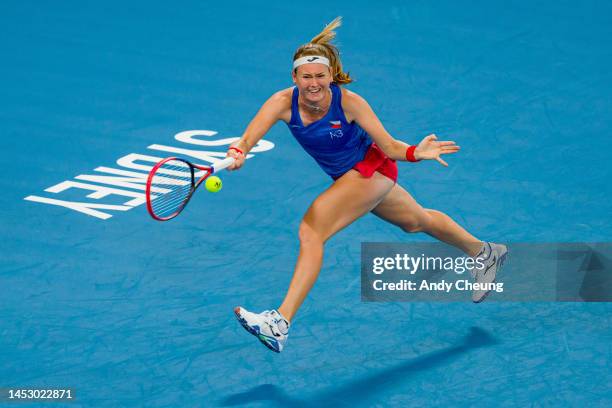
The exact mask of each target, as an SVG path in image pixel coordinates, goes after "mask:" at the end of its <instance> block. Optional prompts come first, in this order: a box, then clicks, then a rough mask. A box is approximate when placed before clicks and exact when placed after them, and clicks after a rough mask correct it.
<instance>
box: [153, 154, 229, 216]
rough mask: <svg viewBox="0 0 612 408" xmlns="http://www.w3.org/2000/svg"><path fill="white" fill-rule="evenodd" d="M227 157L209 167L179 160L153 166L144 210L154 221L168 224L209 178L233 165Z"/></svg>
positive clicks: (170, 159) (168, 159)
mask: <svg viewBox="0 0 612 408" xmlns="http://www.w3.org/2000/svg"><path fill="white" fill-rule="evenodd" d="M234 160H235V159H234V158H233V157H227V158H225V159H223V160H221V161H220V162H218V163H216V164H214V165H212V166H198V165H195V164H193V163H190V162H188V161H187V160H184V159H180V158H178V157H168V158H167V159H163V160H162V161H160V162H159V163H157V164H156V165H155V167H153V168H152V169H151V171H150V172H149V177H148V178H147V190H146V196H147V210H148V211H149V214H151V217H153V218H154V219H156V220H157V221H168V220H170V219H172V218H174V217H176V216H177V215H179V214H180V213H181V211H183V208H185V206H186V205H187V203H188V202H189V200H190V199H191V196H192V195H193V193H194V192H195V191H196V189H197V188H198V187H199V186H200V184H202V183H203V182H204V180H206V178H207V177H208V176H210V175H211V174H213V173H215V172H217V171H219V170H223V169H224V168H226V167H228V166H231V165H232V163H234Z"/></svg>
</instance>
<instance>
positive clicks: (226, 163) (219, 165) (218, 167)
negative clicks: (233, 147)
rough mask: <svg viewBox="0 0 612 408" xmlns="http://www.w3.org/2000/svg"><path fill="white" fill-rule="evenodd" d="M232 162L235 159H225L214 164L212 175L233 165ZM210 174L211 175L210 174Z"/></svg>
mask: <svg viewBox="0 0 612 408" xmlns="http://www.w3.org/2000/svg"><path fill="white" fill-rule="evenodd" d="M234 161H236V159H234V158H233V157H226V158H225V159H223V160H221V161H220V162H217V163H215V164H213V165H212V166H211V167H212V173H216V172H218V171H220V170H223V169H224V168H226V167H228V166H231V165H232V164H234ZM212 173H211V174H212Z"/></svg>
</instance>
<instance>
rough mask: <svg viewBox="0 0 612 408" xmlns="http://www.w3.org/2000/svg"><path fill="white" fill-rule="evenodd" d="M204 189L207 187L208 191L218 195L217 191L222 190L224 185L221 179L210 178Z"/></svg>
mask: <svg viewBox="0 0 612 408" xmlns="http://www.w3.org/2000/svg"><path fill="white" fill-rule="evenodd" d="M204 187H206V189H207V190H208V191H210V192H211V193H216V192H217V191H219V190H221V187H223V183H222V182H221V179H220V178H219V177H217V176H210V177H208V178H207V179H206V181H205V182H204Z"/></svg>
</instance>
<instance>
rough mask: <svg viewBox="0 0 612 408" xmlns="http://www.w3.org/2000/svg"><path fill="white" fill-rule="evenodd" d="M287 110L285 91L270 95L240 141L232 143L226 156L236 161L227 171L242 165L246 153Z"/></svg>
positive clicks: (288, 107)
mask: <svg viewBox="0 0 612 408" xmlns="http://www.w3.org/2000/svg"><path fill="white" fill-rule="evenodd" d="M287 109H289V111H290V110H291V97H290V96H289V97H288V96H287V92H286V90H283V91H279V92H277V93H275V94H274V95H272V96H271V97H270V98H269V99H268V100H267V101H266V102H265V103H264V104H263V105H262V106H261V108H260V109H259V112H257V114H256V115H255V117H254V118H253V119H252V120H251V122H250V123H249V125H248V126H247V128H246V130H245V131H244V133H243V134H242V137H241V138H240V140H238V141H236V142H234V143H232V145H231V146H230V148H229V149H228V151H227V156H229V157H233V158H234V159H236V161H235V162H234V164H233V165H231V166H230V167H228V168H227V169H228V170H236V169H239V168H240V167H242V165H243V164H244V160H245V157H246V155H247V153H248V152H249V151H250V150H251V149H252V148H253V146H255V145H256V144H257V142H259V141H260V140H261V138H262V137H264V135H265V134H266V133H267V132H268V130H270V128H271V127H272V126H273V125H274V124H275V123H276V122H278V121H279V120H280V119H282V118H283V117H284V114H286V112H287Z"/></svg>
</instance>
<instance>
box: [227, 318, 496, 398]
mask: <svg viewBox="0 0 612 408" xmlns="http://www.w3.org/2000/svg"><path fill="white" fill-rule="evenodd" d="M496 344H499V342H498V341H497V340H496V339H495V338H494V337H493V336H491V335H490V334H489V333H488V332H487V331H485V330H483V329H480V328H478V327H471V328H470V332H469V333H468V335H467V336H466V337H465V338H464V339H463V341H462V342H461V343H459V344H457V345H455V346H450V347H446V348H444V349H441V350H438V351H433V352H431V353H428V354H425V355H423V356H420V357H416V358H413V359H410V360H408V361H405V362H403V363H400V364H397V365H395V366H392V367H389V368H387V369H384V370H380V371H378V372H375V373H373V374H369V375H365V376H361V377H358V378H356V379H353V380H350V381H349V382H347V383H346V384H344V385H341V386H339V387H326V388H324V389H322V390H321V391H319V392H317V393H315V394H313V395H312V396H310V397H309V398H306V399H298V398H294V397H292V396H290V395H288V394H287V393H286V392H285V391H284V390H283V389H282V388H281V387H278V386H276V385H273V384H264V385H259V386H257V387H253V388H251V389H250V390H248V391H245V392H240V393H236V394H232V395H229V396H227V397H225V398H224V399H222V400H221V401H220V402H219V403H220V405H222V406H235V405H242V404H248V403H253V402H257V401H267V402H269V403H276V404H277V405H278V406H291V407H309V406H321V405H325V404H330V403H333V405H336V406H338V405H350V406H354V405H356V404H363V403H365V402H367V401H368V400H370V399H373V398H375V397H376V396H377V395H380V394H382V393H384V392H385V391H388V390H389V389H390V388H393V387H394V386H396V385H398V384H400V383H402V382H404V381H406V380H407V379H408V378H409V377H410V376H411V375H414V374H416V373H418V372H421V371H427V370H429V369H432V368H436V367H440V366H442V365H444V364H448V363H449V362H450V361H451V360H453V359H456V358H458V357H459V356H461V355H462V354H465V353H467V352H469V351H471V350H474V349H477V348H480V347H489V346H494V345H496Z"/></svg>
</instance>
